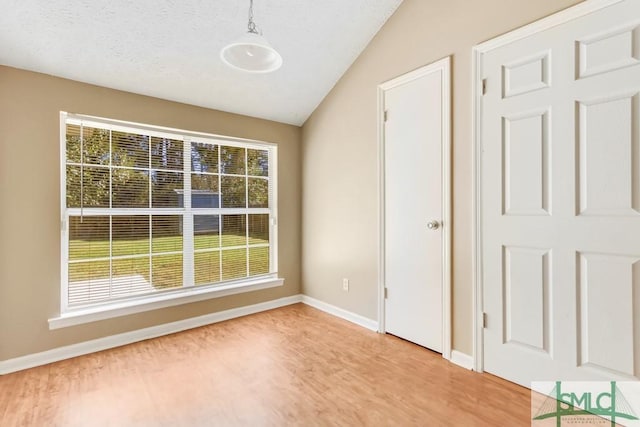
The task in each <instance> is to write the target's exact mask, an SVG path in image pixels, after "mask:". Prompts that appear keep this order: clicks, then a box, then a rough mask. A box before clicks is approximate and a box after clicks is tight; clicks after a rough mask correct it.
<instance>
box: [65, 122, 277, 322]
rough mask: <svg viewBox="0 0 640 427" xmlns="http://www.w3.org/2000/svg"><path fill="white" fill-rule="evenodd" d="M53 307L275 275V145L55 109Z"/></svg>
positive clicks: (217, 284) (68, 308) (71, 305)
mask: <svg viewBox="0 0 640 427" xmlns="http://www.w3.org/2000/svg"><path fill="white" fill-rule="evenodd" d="M62 126H63V130H62V132H61V134H62V135H63V138H62V152H63V153H64V155H63V158H64V161H63V171H62V173H63V177H64V178H63V188H62V193H63V209H62V215H63V218H62V220H63V224H64V228H63V230H64V231H63V266H62V270H63V285H62V291H63V292H62V294H63V298H62V299H63V301H62V306H63V307H62V308H63V311H67V310H73V309H76V308H84V307H87V306H93V305H100V304H104V303H110V302H113V301H117V300H126V299H130V298H141V297H144V296H145V295H151V294H155V293H158V292H171V291H173V290H177V289H184V288H187V287H216V286H219V285H221V284H226V283H229V282H242V281H243V280H245V281H246V280H249V279H254V278H256V277H259V276H275V275H276V268H275V265H276V262H275V258H276V257H275V254H276V247H275V246H276V239H275V235H276V233H275V224H276V221H275V208H274V206H275V203H276V202H275V197H276V194H275V188H274V185H273V182H274V179H273V176H274V174H275V170H274V169H275V157H276V147H275V146H274V145H273V144H267V143H260V142H257V141H242V140H235V139H226V138H221V137H216V136H212V135H203V134H197V133H193V132H187V131H178V130H172V129H163V128H156V127H152V126H146V125H136V124H130V123H127V124H123V123H122V122H116V121H110V120H106V119H96V118H87V117H83V116H73V115H63V120H62Z"/></svg>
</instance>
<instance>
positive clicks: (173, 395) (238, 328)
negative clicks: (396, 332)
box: [0, 304, 531, 427]
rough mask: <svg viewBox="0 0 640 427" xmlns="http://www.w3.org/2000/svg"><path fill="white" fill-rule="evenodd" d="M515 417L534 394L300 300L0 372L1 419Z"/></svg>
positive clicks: (483, 421) (382, 421) (202, 422)
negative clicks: (39, 364)
mask: <svg viewBox="0 0 640 427" xmlns="http://www.w3.org/2000/svg"><path fill="white" fill-rule="evenodd" d="M227 425H246V426H281V425H305V426H309V425H327V426H328V425H332V426H334V425H335V426H359V425H365V426H396V425H398V426H410V425H420V426H440V425H455V426H485V425H486V426H518V425H523V426H524V425H531V415H530V397H529V391H528V390H527V389H524V388H522V387H519V386H516V385H514V384H512V383H509V382H507V381H503V380H501V379H498V378H496V377H493V376H491V375H487V374H477V373H474V372H471V371H467V370H465V369H462V368H460V367H457V366H455V365H453V364H451V363H449V362H446V361H444V360H443V359H442V358H441V356H440V355H439V354H435V353H433V352H430V351H428V350H425V349H423V348H421V347H418V346H416V345H413V344H410V343H408V342H406V341H403V340H401V339H398V338H395V337H392V336H388V335H387V336H385V335H380V334H376V333H374V332H370V331H368V330H365V329H363V328H360V327H358V326H355V325H353V324H351V323H348V322H346V321H343V320H341V319H338V318H335V317H333V316H330V315H328V314H325V313H322V312H320V311H318V310H315V309H313V308H310V307H308V306H304V305H301V304H298V305H293V306H289V307H285V308H281V309H277V310H272V311H269V312H265V313H260V314H256V315H252V316H248V317H244V318H240V319H235V320H231V321H228V322H223V323H218V324H214V325H211V326H206V327H202V328H198V329H194V330H191V331H187V332H183V333H179V334H174V335H170V336H166V337H162V338H157V339H153V340H149V341H144V342H141V343H137V344H132V345H128V346H125V347H120V348H116V349H113V350H108V351H103V352H100V353H95V354H91V355H88V356H83V357H79V358H75V359H70V360H66V361H62V362H58V363H54V364H51V365H47V366H42V367H38V368H34V369H30V370H27V371H22V372H17V373H14V374H10V375H5V376H0V426H2V427H13V426H47V427H48V426H90V427H93V426H117V427H125V426H154V427H155V426H172V427H173V426H189V427H190V426H227Z"/></svg>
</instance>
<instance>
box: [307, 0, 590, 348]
mask: <svg viewBox="0 0 640 427" xmlns="http://www.w3.org/2000/svg"><path fill="white" fill-rule="evenodd" d="M576 3H579V1H577V0H482V1H480V0H447V1H442V0H404V2H403V3H402V5H401V6H400V7H399V8H398V10H397V11H396V13H395V14H394V15H393V16H392V17H391V19H389V21H388V22H387V23H386V24H385V26H384V27H383V28H382V30H381V31H380V32H379V33H378V34H377V35H376V37H375V38H374V39H373V40H372V42H371V43H370V45H369V46H368V47H367V49H366V50H365V51H364V52H363V54H362V55H361V56H360V57H359V58H358V59H357V61H356V62H355V63H354V64H353V65H352V67H351V68H350V69H349V71H348V72H347V73H346V74H345V75H344V76H343V77H342V79H341V80H340V81H339V82H338V84H337V85H336V86H335V87H334V89H333V90H332V92H331V93H330V94H329V95H328V96H327V97H326V98H325V100H324V101H323V102H322V104H321V105H320V106H319V107H318V109H317V110H316V111H315V112H314V113H313V114H312V116H311V117H310V118H309V120H308V121H307V122H306V123H305V125H304V126H303V167H302V170H303V202H302V210H303V216H302V224H303V231H302V234H303V236H304V238H303V257H302V262H303V279H302V282H303V292H304V293H305V294H307V295H309V296H311V297H314V298H318V299H320V300H322V301H325V302H328V303H330V304H334V305H337V306H339V307H342V308H344V309H346V310H349V311H353V312H355V313H358V314H360V315H362V316H365V317H368V318H371V319H376V318H377V280H378V278H377V268H378V261H377V251H378V224H377V213H378V204H377V203H378V201H377V197H378V193H377V191H378V188H377V179H378V178H377V140H376V129H377V128H376V126H377V125H376V86H377V85H378V84H380V83H382V82H384V81H387V80H389V79H391V78H393V77H396V76H398V75H401V74H404V73H406V72H408V71H411V70H413V69H415V68H418V67H420V66H423V65H426V64H429V63H431V62H434V61H436V60H438V59H440V58H443V57H445V56H447V55H452V57H453V80H452V88H453V111H452V114H453V143H452V144H453V255H452V256H453V260H452V261H453V347H454V349H457V350H459V351H462V352H464V353H467V354H471V353H472V340H473V337H472V292H473V288H472V258H471V257H472V246H471V245H472V243H471V242H472V232H473V229H472V222H473V217H472V185H473V177H472V142H471V48H472V46H474V45H475V44H478V43H480V42H482V41H484V40H487V39H490V38H493V37H495V36H497V35H500V34H502V33H505V32H507V31H509V30H512V29H515V28H517V27H520V26H522V25H524V24H527V23H529V22H532V21H535V20H537V19H539V18H542V17H544V16H546V15H549V14H551V13H553V12H556V11H558V10H561V9H563V8H565V7H568V6H571V5H573V4H576ZM343 277H347V278H349V279H350V280H351V282H350V290H349V292H348V293H345V292H344V291H342V278H343Z"/></svg>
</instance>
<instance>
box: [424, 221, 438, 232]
mask: <svg viewBox="0 0 640 427" xmlns="http://www.w3.org/2000/svg"><path fill="white" fill-rule="evenodd" d="M427 228H428V229H429V230H437V229H438V228H440V223H439V222H438V221H435V220H433V221H429V222H428V223H427Z"/></svg>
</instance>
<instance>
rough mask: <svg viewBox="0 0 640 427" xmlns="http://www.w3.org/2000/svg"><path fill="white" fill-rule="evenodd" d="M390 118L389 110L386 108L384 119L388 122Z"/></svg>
mask: <svg viewBox="0 0 640 427" xmlns="http://www.w3.org/2000/svg"><path fill="white" fill-rule="evenodd" d="M388 119H389V110H384V121H385V123H386V121H387V120H388Z"/></svg>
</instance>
